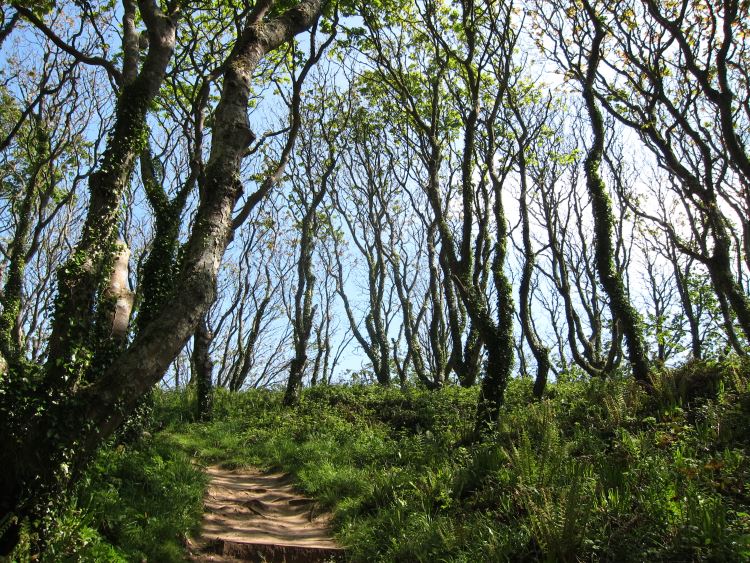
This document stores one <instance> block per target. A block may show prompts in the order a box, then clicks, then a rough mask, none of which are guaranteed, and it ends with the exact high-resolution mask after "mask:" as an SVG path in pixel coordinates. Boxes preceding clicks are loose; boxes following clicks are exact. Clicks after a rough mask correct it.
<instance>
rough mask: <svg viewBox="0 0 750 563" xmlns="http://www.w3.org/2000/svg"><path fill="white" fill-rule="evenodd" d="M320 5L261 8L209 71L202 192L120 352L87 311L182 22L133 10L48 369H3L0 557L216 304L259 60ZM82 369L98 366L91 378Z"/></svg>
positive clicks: (144, 0)
mask: <svg viewBox="0 0 750 563" xmlns="http://www.w3.org/2000/svg"><path fill="white" fill-rule="evenodd" d="M323 7H324V3H323V2H322V1H319V0H303V1H302V2H300V3H298V4H295V5H292V6H290V7H285V8H279V7H277V6H276V5H275V3H274V2H261V3H259V4H257V5H256V6H254V8H253V9H252V10H251V11H250V12H249V13H248V14H247V16H246V18H245V19H244V21H243V25H242V28H241V30H240V32H239V34H238V37H237V39H236V41H235V42H234V44H233V46H232V49H231V52H230V53H229V54H228V55H227V56H226V58H225V59H224V61H223V64H222V65H221V67H220V68H219V70H218V72H217V77H219V76H220V77H221V79H222V92H221V98H220V99H219V102H218V104H217V106H216V110H215V112H214V116H213V129H212V143H211V150H210V156H209V159H208V162H207V164H206V167H205V171H204V174H205V183H204V186H205V189H204V190H203V193H202V194H200V201H199V203H198V207H197V210H196V214H195V217H194V220H193V224H192V230H191V232H190V234H189V237H188V239H187V241H186V243H185V244H184V245H183V247H182V249H181V261H180V267H179V272H178V273H177V275H176V276H175V281H174V285H173V287H172V289H171V292H170V297H171V298H170V300H169V303H168V304H164V305H162V306H161V307H160V308H159V314H158V315H154V319H153V320H152V321H151V322H149V323H147V324H146V325H145V326H143V327H141V328H140V329H139V330H138V331H137V333H136V335H135V337H134V338H133V340H132V342H131V343H130V344H128V345H127V346H126V347H125V349H124V350H123V351H121V352H120V351H119V350H112V348H111V347H109V346H106V345H102V343H100V342H97V341H93V342H92V343H91V344H93V345H91V344H90V337H91V335H92V334H95V330H96V328H97V318H96V316H97V312H96V311H97V309H96V307H95V304H96V303H97V301H98V298H99V296H100V291H99V288H100V287H101V281H102V279H103V278H104V279H106V274H107V273H108V271H109V269H110V268H111V266H110V264H111V261H112V255H113V252H112V249H113V245H114V242H115V235H116V226H117V225H118V217H119V209H120V206H119V202H120V199H121V197H122V194H123V191H124V190H125V188H126V186H127V184H128V181H129V179H130V176H131V172H132V169H133V166H134V164H135V161H136V159H137V158H138V157H139V156H140V154H141V153H142V151H143V149H144V148H145V147H144V145H145V140H146V133H147V130H146V126H147V121H146V116H147V114H148V112H149V107H150V106H151V103H152V102H153V100H154V99H155V97H156V96H157V95H158V92H159V90H160V88H161V86H162V84H163V82H164V78H165V73H166V69H167V66H168V65H169V63H170V61H171V60H172V55H173V50H174V47H175V34H176V27H177V24H178V22H179V16H180V11H179V8H178V6H177V5H176V3H168V4H167V5H166V6H165V8H166V11H161V9H160V8H159V7H158V6H157V5H156V4H155V3H151V2H149V1H148V0H141V1H139V2H138V13H139V15H140V18H141V21H142V22H143V25H144V26H145V30H146V34H147V36H148V49H147V52H146V53H145V56H143V62H142V63H141V65H140V68H139V69H138V72H137V74H136V75H135V76H134V77H132V81H130V79H128V80H124V81H123V86H122V90H121V91H120V92H119V95H118V103H117V110H116V115H115V119H114V123H113V127H112V130H111V133H110V136H109V140H108V143H107V148H106V150H105V152H104V155H103V158H102V161H101V165H100V167H99V169H98V170H97V172H96V173H95V174H93V175H92V176H91V178H90V180H89V191H90V199H89V205H88V213H87V219H86V222H85V224H84V227H83V231H82V234H81V237H80V239H79V241H78V243H77V244H76V247H75V249H74V251H73V253H72V255H71V258H70V259H69V260H68V261H67V263H66V264H65V265H64V266H63V267H62V268H61V269H60V273H59V275H58V291H59V295H58V298H57V303H56V307H55V312H54V320H53V327H52V334H51V338H50V348H49V354H48V360H47V362H46V364H45V366H44V369H43V370H42V373H41V375H36V374H35V373H33V372H31V373H30V372H27V371H26V370H11V371H9V372H8V374H6V375H5V376H4V377H3V379H2V381H0V384H1V385H2V390H3V396H2V398H1V399H0V401H1V404H0V412H1V413H2V421H3V422H2V424H3V428H2V432H1V434H2V437H1V438H0V452H2V453H0V460H1V461H2V463H3V466H4V467H5V468H6V475H5V479H4V480H3V483H2V485H0V513H2V514H3V516H2V518H3V522H4V523H6V522H10V521H15V522H16V524H14V525H8V526H6V525H4V526H3V529H7V530H9V531H6V533H5V534H4V538H3V546H2V547H3V549H2V551H3V552H7V551H8V550H9V549H10V548H11V547H12V545H13V544H14V542H15V536H14V532H17V529H18V522H19V521H20V520H21V519H23V518H25V517H26V516H27V515H28V514H30V513H31V512H32V511H33V510H34V508H35V506H39V504H40V503H43V502H46V500H47V499H49V498H50V497H49V495H50V494H51V493H52V492H53V491H55V490H57V489H59V488H60V487H61V486H64V483H65V482H66V481H67V478H66V477H65V473H66V470H67V472H68V475H70V473H73V474H75V473H77V472H78V470H79V469H80V468H81V466H82V465H83V464H84V463H85V461H86V460H87V459H88V458H89V457H90V455H91V454H92V452H93V451H94V450H95V448H96V447H97V445H98V444H99V443H101V441H102V440H103V439H104V438H105V437H107V436H109V435H111V434H112V432H113V431H114V430H115V429H116V428H117V427H118V426H119V424H120V423H121V422H122V420H123V419H124V417H125V416H127V414H128V413H129V412H130V410H131V409H132V408H133V407H134V405H135V404H136V403H137V401H138V399H139V398H140V397H141V396H143V395H144V394H145V393H146V392H147V391H148V389H149V388H150V387H151V386H152V385H153V384H154V383H156V382H157V381H158V380H159V379H160V378H161V376H162V375H163V373H164V372H165V370H166V369H167V367H168V366H169V364H170V363H171V362H172V360H173V359H174V358H175V357H176V355H177V354H178V352H179V351H180V349H181V348H182V347H183V346H184V344H185V342H186V341H187V340H188V338H189V337H190V336H191V335H192V333H193V332H194V330H195V327H196V325H197V323H198V321H199V320H200V317H201V316H202V315H203V313H204V312H205V311H206V310H207V309H208V307H209V306H210V304H211V303H212V302H213V300H214V295H215V282H216V276H217V272H218V268H219V264H220V263H221V258H222V255H223V253H224V250H225V248H226V246H227V243H228V242H229V239H230V236H231V233H232V210H233V208H234V206H235V204H236V202H237V200H238V198H239V196H240V193H241V182H240V166H241V163H242V161H243V158H244V155H245V152H246V150H247V147H248V146H249V144H250V143H251V142H252V140H253V138H254V134H253V132H252V130H251V128H250V125H249V123H248V117H247V108H248V99H249V93H250V87H251V83H252V73H253V70H254V69H255V68H256V67H257V66H258V64H259V62H260V61H261V60H262V59H263V57H264V56H265V55H266V54H267V53H269V52H271V51H273V50H274V49H276V48H278V47H279V46H281V45H283V44H284V43H286V42H287V41H289V40H291V39H292V38H293V37H294V36H295V35H296V34H298V33H300V32H302V31H304V30H305V29H307V28H309V27H310V26H311V25H313V23H314V22H315V21H316V20H317V18H318V17H319V16H320V13H321V11H322V10H323ZM16 9H18V7H16ZM19 11H22V10H19ZM126 17H127V9H126ZM188 17H189V15H188ZM125 39H126V42H127V37H126V38H125ZM126 59H127V57H126ZM100 64H102V63H100ZM105 66H108V67H111V66H113V65H105ZM110 70H111V69H110ZM118 74H119V72H118V73H113V76H114V77H115V78H116V77H117V76H118ZM103 274H104V276H103ZM144 283H148V280H144ZM106 359H109V362H106V361H105V360H106ZM91 366H97V369H96V371H95V372H94V371H92V370H91Z"/></svg>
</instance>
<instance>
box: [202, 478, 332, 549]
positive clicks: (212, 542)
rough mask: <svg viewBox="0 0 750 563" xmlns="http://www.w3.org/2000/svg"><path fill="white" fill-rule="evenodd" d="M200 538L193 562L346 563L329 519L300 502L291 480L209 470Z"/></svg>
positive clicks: (304, 500)
mask: <svg viewBox="0 0 750 563" xmlns="http://www.w3.org/2000/svg"><path fill="white" fill-rule="evenodd" d="M206 472H207V473H208V475H209V476H210V477H211V481H210V483H209V486H208V491H207V493H206V499H205V501H204V506H205V512H204V514H203V524H202V528H201V537H200V538H199V539H198V540H196V541H195V542H193V543H192V544H191V545H190V546H189V547H190V551H191V553H192V556H191V560H192V561H197V562H207V561H213V562H218V561H224V562H228V561H267V562H279V563H281V562H286V563H292V562H298V561H299V562H303V561H305V562H307V561H313V562H314V561H335V560H341V559H343V549H342V548H341V547H339V546H338V545H337V544H336V543H335V542H334V541H333V539H331V535H330V531H329V529H328V522H329V516H328V515H325V514H320V513H319V512H318V511H317V510H316V506H315V502H314V501H313V500H311V499H308V498H305V497H303V496H300V494H299V493H298V492H296V491H295V490H294V487H293V486H292V480H291V478H290V477H289V476H288V475H283V474H278V473H277V474H268V473H261V472H260V471H256V470H235V471H229V470H226V469H221V468H220V467H209V468H208V469H207V470H206Z"/></svg>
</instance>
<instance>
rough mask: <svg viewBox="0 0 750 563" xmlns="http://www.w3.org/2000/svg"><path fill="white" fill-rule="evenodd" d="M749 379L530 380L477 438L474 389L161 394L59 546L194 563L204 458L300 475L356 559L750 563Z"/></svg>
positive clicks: (99, 469)
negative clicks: (154, 425)
mask: <svg viewBox="0 0 750 563" xmlns="http://www.w3.org/2000/svg"><path fill="white" fill-rule="evenodd" d="M749 383H750V364H748V362H747V361H744V362H743V361H740V360H737V359H731V360H727V361H725V362H723V363H718V362H701V363H699V362H693V363H690V364H687V365H686V366H683V367H682V368H680V369H677V370H665V371H664V372H663V373H660V374H657V375H656V376H655V378H654V387H655V391H654V392H653V393H652V394H646V393H645V392H643V391H642V390H641V389H640V388H639V387H638V386H636V385H635V384H634V383H632V382H631V381H630V380H628V379H613V380H609V381H600V380H593V381H568V382H559V383H556V384H552V385H551V386H550V388H549V392H548V394H547V398H546V399H545V400H543V401H540V402H535V401H533V400H532V395H531V383H530V382H529V381H522V380H514V381H513V382H512V383H511V385H510V387H509V389H508V395H507V404H506V405H505V407H504V408H503V412H502V415H501V422H500V424H499V425H498V427H497V429H496V432H495V433H494V434H493V435H492V436H490V437H488V438H487V439H486V440H484V441H483V442H482V443H476V444H472V443H471V442H470V441H469V440H467V437H468V436H469V435H470V433H471V430H472V426H473V415H474V409H475V404H476V390H473V389H470V390H464V389H459V388H449V389H444V390H441V391H438V392H428V391H424V390H418V389H409V390H407V391H405V392H402V391H400V390H397V389H381V388H379V387H366V386H351V387H346V386H333V387H319V388H314V389H309V390H307V391H305V393H304V394H303V399H302V402H301V404H300V406H299V407H297V408H295V409H293V410H289V409H285V408H283V407H282V405H281V394H280V393H277V392H271V391H258V390H256V391H248V392H244V393H236V394H230V393H226V392H218V393H217V395H216V397H215V417H214V420H213V422H209V423H195V422H191V419H190V415H189V412H190V410H189V407H190V399H189V397H187V396H186V395H185V394H182V393H158V394H157V395H156V397H155V402H156V416H157V419H158V424H159V425H160V426H161V427H163V431H161V432H159V433H156V434H155V435H154V437H153V438H150V439H146V440H139V441H137V442H136V443H135V444H134V445H132V446H119V447H113V448H109V449H105V450H103V451H102V453H101V454H100V457H99V458H98V460H97V462H96V464H95V466H94V468H93V469H92V470H91V471H90V472H89V477H88V480H87V481H86V482H85V483H84V485H83V487H82V488H81V490H80V492H79V495H78V497H77V498H78V500H77V501H76V503H75V505H74V506H73V507H72V509H71V511H69V514H72V515H73V516H72V517H71V518H72V521H74V522H76V523H77V524H75V525H72V524H68V525H67V528H68V529H69V533H68V536H70V537H71V538H77V539H75V541H74V540H72V539H69V540H68V543H67V544H65V542H64V541H60V542H58V543H59V544H60V545H71V544H76V545H78V546H79V548H80V549H79V553H84V552H86V550H88V553H96V550H97V549H98V550H110V553H109V555H107V557H115V556H118V557H122V560H128V561H131V560H140V559H146V560H148V561H177V560H179V559H178V557H179V554H180V550H181V538H182V537H184V534H186V533H188V532H189V530H190V528H191V526H194V525H195V522H196V521H197V517H198V513H199V505H200V491H201V490H202V486H203V482H202V480H201V476H200V474H198V473H196V470H195V468H194V467H193V466H192V465H191V464H190V458H195V459H197V460H199V461H200V462H202V463H206V464H208V463H221V464H223V465H225V466H229V467H239V466H247V465H254V466H260V467H264V468H268V469H277V470H283V471H288V472H291V473H293V474H294V475H295V476H296V478H297V481H298V483H299V486H300V487H301V488H302V489H304V490H305V491H306V492H307V493H308V494H310V495H312V496H314V497H315V498H316V499H318V500H319V501H320V502H321V504H322V505H323V506H324V507H326V508H328V509H330V510H331V511H332V512H333V513H334V526H335V532H336V535H337V537H338V538H339V540H340V541H341V542H342V543H343V544H344V545H346V546H348V547H349V553H350V555H351V559H352V560H353V561H466V562H470V561H471V562H475V561H504V560H508V561H523V560H527V561H644V560H649V561H746V560H748V558H750V496H749V495H750V457H749V456H748V448H750V432H749V431H748V428H750V387H749ZM167 508H168V509H169V510H165V509H167ZM76 526H77V528H76ZM60 527H61V529H66V525H64V520H63V523H62V524H61V526H60ZM70 529H72V531H70ZM63 535H64V534H63ZM85 538H93V539H91V540H90V541H89V543H88V544H86V545H83V547H81V544H84V543H86V540H85ZM165 538H167V539H168V540H169V541H165ZM63 553H66V552H65V550H64V549H59V550H58V552H57V554H58V555H59V554H63ZM112 554H114V555H112ZM92 557H93V556H92ZM139 558H140V559H139ZM50 560H62V559H61V558H60V557H57V558H55V557H52V558H51V559H50ZM90 560H100V561H101V560H116V559H108V558H103V557H99V558H98V559H97V558H96V557H94V558H93V559H90Z"/></svg>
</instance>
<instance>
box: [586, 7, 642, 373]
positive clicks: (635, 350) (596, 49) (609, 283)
mask: <svg viewBox="0 0 750 563" xmlns="http://www.w3.org/2000/svg"><path fill="white" fill-rule="evenodd" d="M585 7H586V10H587V12H588V13H589V17H590V19H591V21H592V23H593V25H594V29H595V36H594V40H593V42H592V45H591V52H590V54H589V56H588V61H587V64H588V68H587V69H586V75H585V77H582V80H581V86H582V89H583V99H584V101H585V104H586V110H587V112H588V115H589V119H590V120H591V128H592V130H593V140H592V143H591V147H590V148H589V151H588V154H587V155H586V160H585V164H584V167H585V172H586V188H587V189H588V191H589V194H590V196H591V205H592V208H593V213H594V248H595V260H596V268H597V271H598V274H599V279H600V280H601V283H602V287H603V288H604V291H605V292H606V293H607V297H609V301H610V309H611V311H612V317H613V318H614V319H615V320H616V321H618V322H619V323H620V324H621V326H622V331H623V333H624V335H625V341H626V343H627V347H628V359H629V360H630V364H631V366H632V369H633V377H634V378H635V379H636V381H638V382H639V383H641V384H644V385H647V386H648V385H650V384H651V382H650V379H649V362H648V351H647V347H646V341H645V339H644V337H643V328H642V323H641V318H640V315H639V314H638V312H637V311H636V310H635V308H634V307H633V305H632V304H631V303H630V300H629V298H628V295H627V291H626V289H625V284H624V283H623V280H622V276H621V275H620V274H619V272H617V270H616V268H615V263H614V256H613V250H612V248H613V244H612V230H613V225H614V219H613V216H612V202H611V200H610V198H609V194H608V193H607V188H606V186H605V185H604V181H603V180H602V178H601V175H600V173H599V167H600V164H601V160H602V155H603V153H604V120H603V118H602V114H601V111H600V110H599V107H598V106H597V103H596V95H595V93H594V81H595V79H596V72H597V68H598V65H599V60H600V57H601V53H600V48H601V44H602V41H603V40H604V35H605V33H604V28H603V26H602V23H601V21H600V20H599V16H597V15H596V13H595V12H594V10H593V8H591V6H590V5H589V4H586V5H585Z"/></svg>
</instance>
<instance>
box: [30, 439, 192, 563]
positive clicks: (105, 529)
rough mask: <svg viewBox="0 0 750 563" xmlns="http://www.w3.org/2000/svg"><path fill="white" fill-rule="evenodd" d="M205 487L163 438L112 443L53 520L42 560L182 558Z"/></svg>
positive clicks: (185, 459)
mask: <svg viewBox="0 0 750 563" xmlns="http://www.w3.org/2000/svg"><path fill="white" fill-rule="evenodd" d="M205 484H206V477H205V475H204V473H203V472H202V471H200V469H199V468H197V467H195V465H194V464H193V463H192V461H191V459H190V458H189V457H188V456H187V455H186V454H185V453H184V452H183V451H182V450H180V449H176V448H174V446H173V443H172V441H171V440H169V439H168V436H166V435H164V434H155V435H154V436H153V437H152V436H151V435H150V433H148V432H145V433H144V434H143V435H142V436H141V437H139V438H138V439H135V440H128V441H126V442H125V443H117V441H113V442H112V443H111V444H109V445H107V446H106V447H104V448H102V449H101V450H100V452H99V453H98V455H97V457H96V459H95V460H94V462H93V463H92V464H91V466H90V467H89V468H88V469H87V471H86V473H85V474H84V476H83V479H82V480H81V482H80V483H79V485H78V487H77V489H76V491H75V494H74V495H72V496H71V498H70V499H67V500H65V501H63V506H62V507H60V508H59V509H58V511H57V512H56V513H55V514H54V516H52V518H54V522H52V523H51V525H50V526H49V532H48V534H49V535H48V537H47V544H46V548H45V550H44V552H43V553H42V555H41V560H42V561H47V562H50V563H53V562H54V563H57V562H64V561H70V562H73V561H86V562H89V561H90V562H92V563H98V562H122V563H128V562H133V561H135V562H139V561H149V562H155V563H156V562H159V563H161V562H164V563H170V562H175V563H176V562H182V561H185V539H186V537H187V534H189V533H196V532H197V530H198V528H199V525H200V518H201V515H202V512H203V492H204V489H205ZM19 559H21V560H22V559H23V558H22V557H21V558H19Z"/></svg>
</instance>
